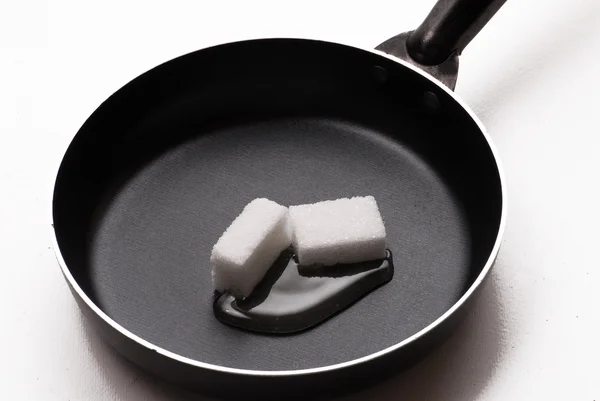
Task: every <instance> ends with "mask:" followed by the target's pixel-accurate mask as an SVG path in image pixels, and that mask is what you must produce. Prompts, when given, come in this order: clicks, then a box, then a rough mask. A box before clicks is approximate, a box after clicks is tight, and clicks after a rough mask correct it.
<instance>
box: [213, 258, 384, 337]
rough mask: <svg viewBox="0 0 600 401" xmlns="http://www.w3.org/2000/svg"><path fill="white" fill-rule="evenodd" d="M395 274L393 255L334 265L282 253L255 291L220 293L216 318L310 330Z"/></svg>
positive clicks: (281, 330) (276, 330)
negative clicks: (308, 262) (305, 261)
mask: <svg viewBox="0 0 600 401" xmlns="http://www.w3.org/2000/svg"><path fill="white" fill-rule="evenodd" d="M393 275H394V266H393V263H392V254H391V252H390V251H389V250H388V251H387V256H386V258H385V259H382V260H376V261H369V262H363V263H354V264H339V265H335V266H301V265H298V263H297V261H296V259H295V258H294V255H293V253H292V251H291V249H290V250H286V251H284V252H282V254H281V255H280V257H279V259H277V261H276V262H275V263H274V264H273V266H272V267H271V268H270V269H269V271H268V272H267V274H266V276H265V277H264V279H263V280H262V281H261V282H260V283H259V284H258V285H257V286H256V288H255V289H254V291H253V292H252V294H251V295H250V296H249V297H248V298H246V299H243V300H236V299H235V298H234V297H233V296H231V295H229V294H217V296H216V298H215V301H214V305H213V309H214V313H215V316H216V317H217V319H219V320H220V321H222V322H223V323H227V324H229V325H232V326H235V327H239V328H241V329H245V330H250V331H255V332H262V333H270V334H286V333H294V332H298V331H302V330H306V329H308V328H310V327H313V326H315V325H317V324H319V323H321V322H323V321H324V320H326V319H328V318H330V317H331V316H333V315H335V314H336V313H338V312H340V311H342V310H344V309H346V308H347V307H348V306H350V305H351V304H353V303H354V302H356V301H358V300H359V299H360V298H362V297H364V296H365V295H367V294H368V293H369V292H371V291H373V290H374V289H375V288H377V287H379V286H381V285H383V284H385V283H387V282H388V281H390V280H391V279H392V277H393Z"/></svg>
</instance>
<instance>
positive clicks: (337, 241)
mask: <svg viewBox="0 0 600 401" xmlns="http://www.w3.org/2000/svg"><path fill="white" fill-rule="evenodd" d="M289 211H290V220H291V223H292V229H293V237H292V241H293V242H292V244H293V246H294V249H295V251H296V255H297V256H298V261H299V263H300V264H301V265H314V264H317V265H325V266H329V265H334V264H338V263H358V262H364V261H368V260H376V259H383V258H384V257H385V255H386V231H385V226H384V222H383V218H382V217H381V214H380V213H379V207H378V206H377V202H376V201H375V198H374V197H373V196H364V197H353V198H342V199H337V200H328V201H323V202H318V203H313V204H307V205H298V206H290V208H289Z"/></svg>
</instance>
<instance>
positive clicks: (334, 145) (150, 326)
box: [54, 40, 501, 370]
mask: <svg viewBox="0 0 600 401" xmlns="http://www.w3.org/2000/svg"><path fill="white" fill-rule="evenodd" d="M500 191H501V189H500V180H499V177H498V171H497V167H496V163H495V160H494V157H493V155H492V154H491V152H490V149H489V147H488V144H487V142H486V141H485V139H484V137H483V135H482V134H481V132H480V130H479V128H478V127H477V125H476V124H475V123H474V122H473V121H472V119H471V118H470V117H469V116H468V114H467V113H466V112H465V111H464V110H463V109H462V108H461V107H460V106H459V105H458V104H457V103H456V102H455V101H454V100H453V99H452V97H451V96H450V95H448V94H446V93H445V92H443V91H441V90H439V88H437V87H436V86H435V85H433V84H432V83H431V82H429V81H428V80H427V79H425V78H423V77H421V76H420V75H418V74H416V73H414V72H413V71H410V70H409V69H407V68H405V67H403V66H401V65H399V64H396V63H394V62H393V61H391V60H388V59H386V58H383V57H381V56H378V55H376V54H371V53H369V52H364V51H360V50H356V49H352V48H348V47H344V46H340V45H333V44H328V43H324V42H312V41H295V40H265V41H252V42H246V43H238V44H231V45H225V46H220V47H217V48H212V49H208V50H204V51H201V52H197V53H192V54H190V55H187V56H184V57H182V58H179V59H176V60H174V61H172V62H170V63H167V64H164V65H162V66H159V67H158V68H156V69H154V70H151V71H150V72H148V73H146V74H144V75H142V76H141V77H140V78H138V79H136V80H134V81H132V82H131V83H130V84H128V85H127V86H125V87H124V88H123V89H122V90H121V91H119V92H117V93H116V94H115V95H113V97H111V98H110V99H109V100H108V101H107V102H105V103H104V104H103V105H102V106H101V107H100V108H99V110H97V111H96V113H94V115H92V117H91V118H90V119H89V120H88V121H87V122H86V124H85V125H84V126H83V127H82V129H81V130H80V132H79V133H78V135H77V136H76V138H75V139H74V141H73V143H72V145H71V147H70V148H69V150H68V152H67V154H66V156H65V159H64V161H63V164H62V166H61V169H60V172H59V175H58V178H57V183H56V188H55V197H54V224H55V230H56V233H57V239H58V242H59V248H60V251H61V253H62V255H63V258H64V260H65V262H66V263H67V265H68V267H69V269H70V270H71V272H72V274H73V276H74V278H75V280H76V281H77V284H78V285H80V286H81V287H82V288H83V290H84V291H85V292H86V293H87V294H88V296H89V297H90V298H91V299H92V301H93V302H94V303H96V304H97V305H98V306H99V307H100V308H101V309H102V310H103V311H104V312H105V313H106V314H107V315H108V316H110V317H111V318H112V319H114V320H115V321H116V322H117V323H119V324H120V325H122V326H123V327H125V328H126V329H127V330H129V331H131V332H132V333H135V334H136V335H138V336H139V337H141V338H143V339H145V340H147V341H149V342H151V343H153V344H155V345H157V346H159V347H162V348H164V349H167V350H169V351H171V352H174V353H176V354H180V355H182V356H185V357H188V358H191V359H195V360H199V361H203V362H206V363H211V364H216V365H220V366H226V367H232V368H243V369H253V370H292V369H305V368H314V367H320V366H326V365H330V364H335V363H341V362H346V361H349V360H352V359H355V358H359V357H362V356H365V355H368V354H371V353H373V352H377V351H380V350H382V349H384V348H386V347H389V346H392V345H394V344H396V343H398V342H401V341H403V340H404V339H406V338H408V337H410V336H412V335H413V334H415V333H417V332H418V331H419V330H421V329H423V328H424V327H426V326H427V325H429V324H430V323H432V322H433V321H434V320H436V319H437V318H438V317H440V316H441V315H442V314H443V313H444V312H446V311H447V310H448V309H449V308H450V307H451V306H452V305H453V304H454V303H456V301H457V300H458V299H459V298H460V297H461V296H462V295H463V294H464V292H465V291H466V290H467V289H468V288H469V286H470V285H471V284H472V282H473V280H474V279H475V277H477V275H478V274H479V273H480V272H481V269H482V268H483V266H484V264H485V262H486V261H487V258H488V257H489V254H490V252H491V249H492V247H493V245H494V242H495V239H496V235H497V231H498V227H499V222H500V213H501V203H500V202H501V193H500ZM354 195H373V196H374V197H375V198H376V200H377V201H378V203H379V206H380V210H381V213H382V215H383V217H384V219H385V224H386V229H387V234H388V247H389V248H390V249H391V250H392V252H393V254H394V265H395V275H394V278H393V280H392V281H391V282H390V283H388V284H387V285H385V286H383V287H381V288H380V289H378V290H376V291H375V292H373V293H371V294H370V295H368V296H367V297H366V298H364V299H362V300H360V301H359V302H358V303H356V304H355V305H353V306H351V307H350V308H349V309H348V310H346V311H344V312H343V313H341V314H339V315H337V316H335V317H334V318H332V319H330V320H328V321H326V322H325V323H323V324H321V325H319V326H317V327H316V328H314V329H311V330H308V331H306V332H303V333H299V334H293V335H286V336H276V335H264V334H257V333H249V332H244V331H241V330H239V329H235V328H232V327H229V326H226V325H224V324H222V323H220V322H218V321H217V320H216V319H215V317H214V316H213V312H212V303H211V302H212V297H213V295H212V287H211V277H210V265H209V255H210V251H211V248H212V246H213V244H214V243H215V242H216V240H217V239H218V237H219V236H220V235H221V233H222V232H223V231H224V230H225V228H226V227H227V226H228V225H229V223H230V222H231V221H232V220H233V219H234V218H235V216H236V215H237V214H238V213H239V212H240V211H241V210H242V208H243V207H244V205H245V204H247V203H248V202H249V201H250V200H252V199H254V198H256V197H267V198H269V199H272V200H274V201H276V202H279V203H281V204H284V205H293V204H300V203H311V202H316V201H320V200H326V199H335V198H339V197H348V196H354Z"/></svg>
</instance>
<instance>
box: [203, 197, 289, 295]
mask: <svg viewBox="0 0 600 401" xmlns="http://www.w3.org/2000/svg"><path fill="white" fill-rule="evenodd" d="M291 243H292V232H291V226H290V223H289V213H288V208H287V207H285V206H281V205H279V204H277V203H275V202H273V201H270V200H268V199H263V198H259V199H255V200H253V201H252V202H250V203H249V204H248V205H246V207H245V208H244V210H243V211H242V212H241V213H240V215H239V216H238V217H236V219H235V220H234V221H233V222H232V223H231V225H230V226H229V227H228V228H227V230H225V232H224V233H223V235H222V236H221V238H219V240H218V241H217V243H216V244H215V246H214V247H213V249H212V253H211V256H210V261H211V263H212V277H213V285H214V288H215V290H217V291H221V292H229V293H230V294H232V295H233V296H235V297H236V298H245V297H247V296H248V295H250V293H252V291H253V290H254V287H255V286H256V285H257V284H258V283H259V282H260V281H261V280H262V279H263V277H264V276H265V274H266V272H267V271H268V270H269V268H270V267H271V265H272V264H273V263H274V262H275V260H276V259H277V257H278V256H279V254H280V253H281V252H282V251H283V250H285V249H286V248H288V247H289V246H290V244H291Z"/></svg>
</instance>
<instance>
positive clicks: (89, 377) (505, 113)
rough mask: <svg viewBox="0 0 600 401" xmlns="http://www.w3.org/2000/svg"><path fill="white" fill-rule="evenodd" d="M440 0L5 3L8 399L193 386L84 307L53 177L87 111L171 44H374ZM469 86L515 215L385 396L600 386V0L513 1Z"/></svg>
mask: <svg viewBox="0 0 600 401" xmlns="http://www.w3.org/2000/svg"><path fill="white" fill-rule="evenodd" d="M432 5H433V0H393V1H382V0H370V1H357V2H349V1H342V0H339V1H338V0H336V1H330V0H329V1H328V0H321V1H309V0H304V1H291V0H289V1H264V0H252V1H237V2H236V1H223V0H220V1H211V2H201V1H169V2H167V1H161V2H150V1H136V2H134V1H103V2H96V3H92V2H88V1H72V2H64V1H47V2H46V1H23V0H20V1H16V0H13V1H10V0H3V1H0V188H1V189H0V191H1V192H0V255H1V257H2V259H1V260H2V262H1V267H0V269H1V270H0V271H1V273H2V274H1V276H0V322H1V325H0V399H2V400H11V401H19V400H51V401H54V400H56V401H58V400H60V401H67V400H73V401H74V400H89V401H96V400H127V401H138V400H139V401H141V400H149V401H159V400H160V401H166V400H176V399H177V400H178V399H182V400H192V399H196V398H195V397H194V396H192V395H190V394H186V393H183V392H180V391H177V390H175V389H172V388H170V387H168V386H165V385H163V384H160V383H157V382H155V381H153V380H152V379H149V378H148V377H147V376H145V375H144V374H141V373H140V372H139V371H137V370H135V369H133V368H132V367H131V366H130V365H129V364H128V363H125V362H123V361H122V360H121V359H120V358H119V357H117V356H116V355H115V354H114V353H113V352H112V351H110V350H109V349H108V348H107V347H106V346H105V345H104V344H103V343H102V342H100V341H99V340H98V338H97V336H96V334H95V333H94V332H92V331H91V330H90V329H89V327H88V326H87V325H86V324H85V322H84V321H83V320H82V317H81V315H80V313H79V311H78V309H77V308H76V306H75V303H74V301H73V299H72V297H71V295H70V293H69V291H68V289H67V287H66V285H65V283H64V281H63V278H62V276H61V274H60V272H59V269H58V267H57V265H56V263H55V259H54V256H53V252H52V250H51V249H50V243H51V241H50V227H49V225H50V223H49V214H50V213H49V212H50V203H51V191H52V184H53V178H54V174H55V172H56V169H57V168H58V164H59V162H60V160H61V157H62V155H63V152H64V151H65V149H66V147H67V145H68V143H69V141H70V140H71V138H72V136H73V135H74V134H75V132H76V131H77V129H78V128H79V127H80V126H81V124H82V123H83V122H84V120H85V119H86V118H87V117H88V116H89V114H90V113H91V112H92V111H93V110H94V109H95V108H96V107H97V106H98V105H99V104H100V102H101V101H102V100H104V99H105V98H106V97H108V96H109V95H110V94H111V93H112V92H114V91H115V90H116V89H118V88H119V87H120V86H122V85H123V84H125V83H126V82H128V81H129V80H130V79H132V78H133V77H135V76H137V75H138V74H140V73H141V72H143V71H146V70H148V69H149V68H151V67H153V66H155V65H157V64H159V63H161V62H163V61H166V60H168V59H171V58H173V57H175V56H178V55H181V54H184V53H187V52H190V51H193V50H197V49H199V48H202V47H206V46H209V45H213V44H218V43H221V42H226V41H233V40H239V39H247V38H258V37H273V36H293V37H306V38H319V39H325V40H330V41H337V42H342V43H346V44H351V45H357V46H360V47H367V48H371V47H374V46H376V45H377V44H379V43H380V42H381V41H383V40H385V39H387V38H389V37H391V36H393V35H395V34H397V33H399V32H402V31H405V30H410V29H413V28H414V27H415V26H416V25H418V24H419V23H420V22H421V20H422V18H424V16H425V15H426V14H427V12H428V11H429V9H430V8H431V6H432ZM461 63H462V64H461V73H460V77H459V81H458V86H457V88H456V91H457V92H458V94H459V95H460V96H461V97H462V98H463V99H464V100H465V101H466V102H467V104H469V105H470V106H471V107H472V109H473V110H474V111H475V112H476V113H477V114H478V115H479V116H480V118H481V120H482V121H483V122H484V124H485V125H486V126H487V127H488V130H489V131H490V134H491V136H492V138H493V140H494V142H495V143H496V144H497V147H498V149H499V153H500V156H501V158H502V160H503V163H504V167H505V171H506V177H507V183H508V200H509V202H508V207H509V215H508V226H507V231H506V236H505V240H504V242H503V247H502V249H501V252H500V256H499V259H498V263H497V264H496V267H495V269H494V271H493V277H492V279H493V280H492V285H490V286H488V287H487V288H486V290H485V294H484V297H483V299H482V300H481V302H480V303H479V305H478V307H477V309H476V311H475V312H474V313H473V314H472V315H471V316H470V317H469V319H468V321H467V322H466V323H465V324H464V326H462V328H461V329H460V330H459V332H458V333H457V334H456V336H455V337H454V338H453V339H451V340H450V342H449V343H447V344H446V345H445V346H444V347H443V348H442V349H440V350H439V351H436V352H435V353H434V354H432V355H431V357H429V358H428V359H427V360H426V361H425V362H424V363H422V364H421V365H419V366H417V367H416V368H414V369H412V370H411V371H409V372H408V373H407V374H405V375H403V376H400V377H398V378H397V379H394V380H392V381H390V382H388V383H385V384H383V385H382V386H379V387H377V388H375V389H373V390H369V391H368V392H367V393H365V394H361V395H357V396H354V397H351V399H352V400H357V401H358V400H359V399H361V400H362V399H381V400H409V401H417V400H432V401H437V400H440V401H441V400H445V401H447V400H450V401H454V400H456V401H459V400H460V401H469V400H569V401H575V400H585V401H592V400H600V380H598V379H600V345H599V344H600V288H599V284H600V269H599V264H600V263H599V262H598V259H597V249H598V246H599V242H600V241H599V240H600V234H599V231H598V227H600V211H599V210H600V208H599V205H600V188H599V186H600V184H599V177H600V156H599V153H600V129H599V126H600V81H599V80H598V79H597V76H598V73H599V72H600V1H598V0H529V1H516V0H514V1H510V0H509V1H508V2H507V4H506V5H505V6H504V7H503V8H502V9H501V10H500V11H499V12H498V14H497V15H496V16H495V17H494V19H493V20H492V22H491V23H490V25H488V26H487V27H486V28H485V29H484V30H483V32H481V34H480V35H479V36H478V37H477V38H476V39H475V40H474V42H473V43H472V44H471V45H470V46H469V48H467V50H466V51H465V53H464V55H463V57H462V60H461Z"/></svg>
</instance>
